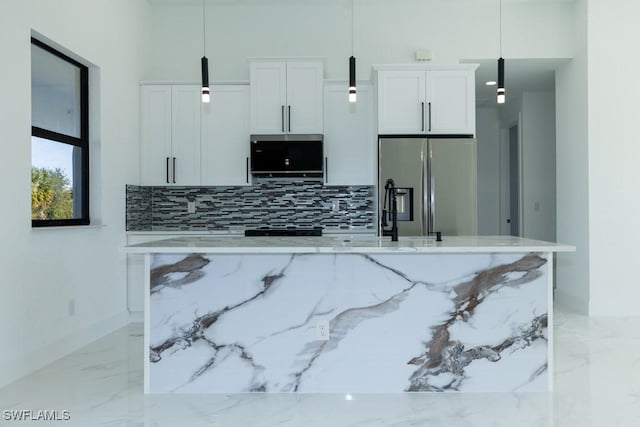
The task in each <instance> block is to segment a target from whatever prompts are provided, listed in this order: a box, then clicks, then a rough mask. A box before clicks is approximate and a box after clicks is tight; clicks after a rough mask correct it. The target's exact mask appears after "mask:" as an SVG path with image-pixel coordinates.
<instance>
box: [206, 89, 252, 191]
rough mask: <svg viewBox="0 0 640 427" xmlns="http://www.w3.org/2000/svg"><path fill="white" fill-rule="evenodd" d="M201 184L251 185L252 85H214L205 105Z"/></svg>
mask: <svg viewBox="0 0 640 427" xmlns="http://www.w3.org/2000/svg"><path fill="white" fill-rule="evenodd" d="M200 170H201V178H202V180H201V182H202V185H249V184H250V174H249V86H248V85H228V86H226V85H213V86H212V87H211V102H210V103H209V104H203V107H202V146H201V165H200Z"/></svg>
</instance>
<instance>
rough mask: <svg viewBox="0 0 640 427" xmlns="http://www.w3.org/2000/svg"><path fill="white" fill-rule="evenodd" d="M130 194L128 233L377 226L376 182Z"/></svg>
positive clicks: (132, 188)
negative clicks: (189, 206) (191, 205)
mask: <svg viewBox="0 0 640 427" xmlns="http://www.w3.org/2000/svg"><path fill="white" fill-rule="evenodd" d="M126 195H127V196H126V197H127V209H126V210H127V212H126V216H127V231H217V230H220V231H223V230H229V229H230V228H232V229H234V230H235V229H244V228H257V227H299V228H307V227H323V228H324V229H325V230H330V229H335V230H356V229H357V230H371V231H374V230H375V202H374V187H373V186H331V187H329V186H323V185H322V183H321V182H317V181H278V180H269V179H263V180H255V179H254V183H253V185H252V186H247V187H244V186H243V187H142V186H136V185H127V188H126ZM188 202H195V208H196V211H195V213H188V209H187V203H188Z"/></svg>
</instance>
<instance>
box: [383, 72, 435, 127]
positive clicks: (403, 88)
mask: <svg viewBox="0 0 640 427" xmlns="http://www.w3.org/2000/svg"><path fill="white" fill-rule="evenodd" d="M426 108H427V105H426V99H425V72H424V71H413V70H407V71H404V70H400V71H394V70H389V71H380V72H379V74H378V133H379V134H421V133H426V129H427V128H426V121H425V112H426Z"/></svg>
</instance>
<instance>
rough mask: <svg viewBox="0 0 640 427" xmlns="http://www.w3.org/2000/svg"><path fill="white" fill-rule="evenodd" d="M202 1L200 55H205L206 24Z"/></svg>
mask: <svg viewBox="0 0 640 427" xmlns="http://www.w3.org/2000/svg"><path fill="white" fill-rule="evenodd" d="M204 2H205V0H202V56H207V26H206V22H205V21H206V20H205V16H204Z"/></svg>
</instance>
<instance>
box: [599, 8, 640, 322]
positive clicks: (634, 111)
mask: <svg viewBox="0 0 640 427" xmlns="http://www.w3.org/2000/svg"><path fill="white" fill-rule="evenodd" d="M638 16H640V2H637V1H634V0H609V1H604V0H590V1H589V3H588V21H587V22H588V27H587V31H588V40H589V44H588V55H587V63H588V108H589V110H588V132H589V145H588V147H589V148H588V156H589V176H588V181H589V215H590V216H589V236H590V241H589V248H590V264H589V266H590V286H591V289H590V296H591V299H590V312H591V313H592V314H593V315H636V316H637V315H640V304H638V301H639V300H640V279H639V278H638V277H637V276H636V275H635V273H634V267H635V265H636V264H637V263H638V242H640V221H638V212H640V189H639V186H638V182H639V179H638V178H639V169H638V159H640V143H639V141H638V136H637V135H638V124H639V123H640V108H639V107H638V102H639V100H640V79H638V70H639V69H640V58H639V57H638V55H636V54H635V53H634V52H633V49H632V50H631V51H630V50H629V49H630V46H633V45H634V43H635V41H636V40H639V39H640V26H638V22H637V17H638Z"/></svg>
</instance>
